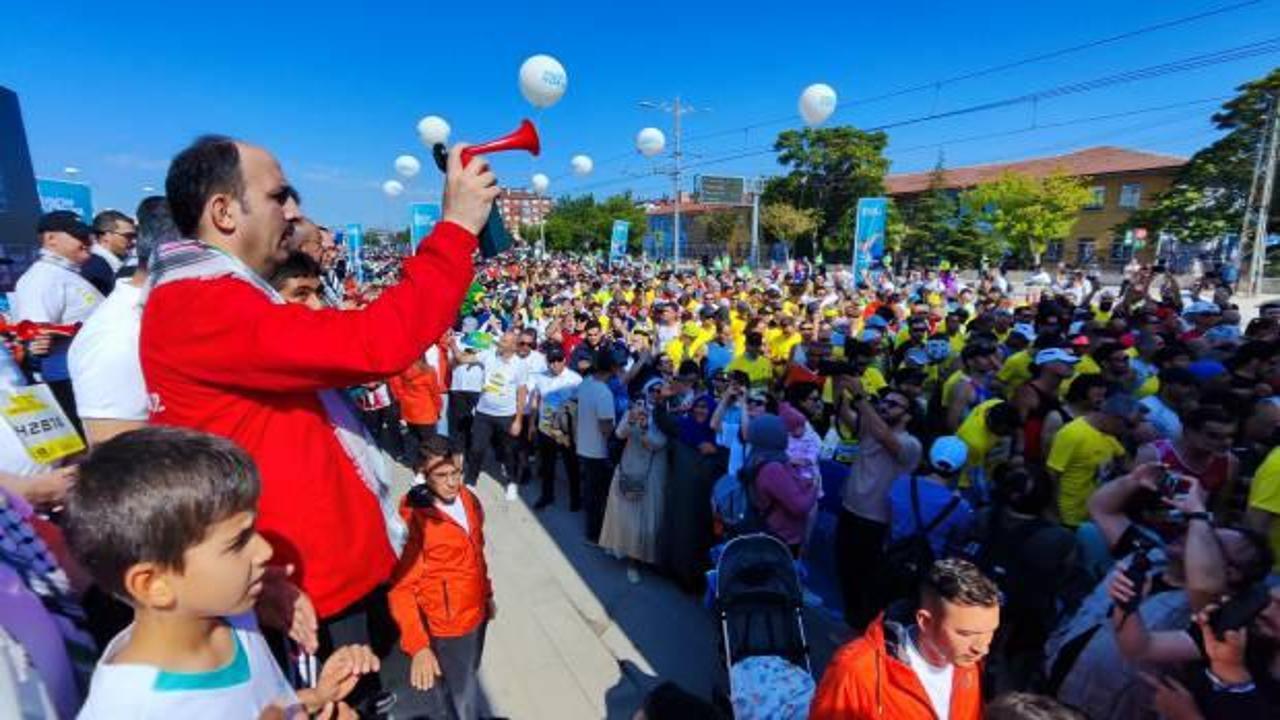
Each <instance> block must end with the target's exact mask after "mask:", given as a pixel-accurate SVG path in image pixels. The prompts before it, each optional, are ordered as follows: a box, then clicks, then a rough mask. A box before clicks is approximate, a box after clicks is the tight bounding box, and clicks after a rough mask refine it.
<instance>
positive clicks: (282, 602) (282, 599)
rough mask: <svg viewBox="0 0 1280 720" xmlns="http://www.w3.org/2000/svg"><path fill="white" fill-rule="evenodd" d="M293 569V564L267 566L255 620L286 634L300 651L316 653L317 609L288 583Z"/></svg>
mask: <svg viewBox="0 0 1280 720" xmlns="http://www.w3.org/2000/svg"><path fill="white" fill-rule="evenodd" d="M293 570H294V567H293V565H268V566H267V571H266V574H265V575H263V583H262V594H261V595H259V596H258V603H257V611H258V620H259V621H260V622H261V623H262V624H263V625H265V626H266V627H270V628H275V629H276V630H282V631H284V632H286V633H288V635H289V638H290V639H291V640H293V641H294V642H296V643H298V645H300V646H302V649H303V650H305V651H307V652H309V653H315V652H316V650H317V649H319V647H320V641H319V638H318V636H317V635H316V633H317V632H318V628H319V621H318V620H317V619H316V609H315V606H314V605H312V604H311V598H309V597H307V594H306V593H304V592H302V590H300V589H299V588H298V586H297V585H294V584H293V582H292V581H291V580H289V577H290V576H291V575H293Z"/></svg>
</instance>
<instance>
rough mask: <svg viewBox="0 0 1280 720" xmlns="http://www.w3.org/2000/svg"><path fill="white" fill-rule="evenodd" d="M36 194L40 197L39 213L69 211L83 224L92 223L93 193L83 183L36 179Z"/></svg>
mask: <svg viewBox="0 0 1280 720" xmlns="http://www.w3.org/2000/svg"><path fill="white" fill-rule="evenodd" d="M36 193H37V194H38V195H39V196H40V212H53V211H54V210H70V211H72V212H74V213H75V214H77V215H79V216H80V220H81V221H82V222H85V223H91V222H93V193H92V192H91V191H90V190H89V186H88V185H85V184H84V183H75V182H67V181H66V180H52V179H49V178H36Z"/></svg>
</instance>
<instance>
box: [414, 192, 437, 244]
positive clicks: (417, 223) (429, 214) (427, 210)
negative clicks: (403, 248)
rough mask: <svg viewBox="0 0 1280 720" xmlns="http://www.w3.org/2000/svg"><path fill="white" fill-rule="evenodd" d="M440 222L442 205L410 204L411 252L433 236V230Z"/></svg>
mask: <svg viewBox="0 0 1280 720" xmlns="http://www.w3.org/2000/svg"><path fill="white" fill-rule="evenodd" d="M438 222H440V203H427V202H416V203H409V252H410V253H412V252H413V251H414V250H416V249H417V248H418V243H420V242H422V239H423V238H425V237H426V236H428V235H430V234H431V229H432V228H434V227H435V226H436V223H438Z"/></svg>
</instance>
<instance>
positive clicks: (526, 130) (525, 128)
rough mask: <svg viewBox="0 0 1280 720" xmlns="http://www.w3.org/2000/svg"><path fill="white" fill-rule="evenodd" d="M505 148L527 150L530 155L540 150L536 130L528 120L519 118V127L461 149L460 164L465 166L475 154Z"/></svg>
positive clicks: (485, 153) (493, 151) (500, 150)
mask: <svg viewBox="0 0 1280 720" xmlns="http://www.w3.org/2000/svg"><path fill="white" fill-rule="evenodd" d="M505 150H527V151H528V152H529V154H530V155H535V156H536V155H537V154H538V152H539V151H541V150H542V145H541V144H540V143H539V142H538V130H537V128H535V127H534V126H533V123H531V122H529V121H528V120H521V121H520V127H518V128H516V129H515V130H513V131H511V132H509V133H507V134H506V135H503V136H502V137H500V138H498V139H497V140H490V141H489V142H486V143H480V144H479V145H470V146H468V147H466V148H463V150H462V165H463V167H466V166H467V165H468V164H470V163H471V158H473V157H475V156H476V155H487V154H488V153H495V152H503V151H505Z"/></svg>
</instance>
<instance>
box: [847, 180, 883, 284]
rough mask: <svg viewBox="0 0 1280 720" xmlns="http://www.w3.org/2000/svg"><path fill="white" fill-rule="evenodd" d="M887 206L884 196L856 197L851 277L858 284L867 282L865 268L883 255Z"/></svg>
mask: <svg viewBox="0 0 1280 720" xmlns="http://www.w3.org/2000/svg"><path fill="white" fill-rule="evenodd" d="M888 207H889V201H888V200H887V199H885V198H858V218H857V224H856V225H855V226H854V229H853V278H854V282H856V283H857V284H858V285H867V284H869V279H868V278H867V277H866V275H867V269H868V268H869V267H871V266H872V265H873V264H874V263H876V262H878V261H879V260H880V258H881V257H882V256H883V255H884V223H885V216H886V214H887V212H888Z"/></svg>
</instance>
